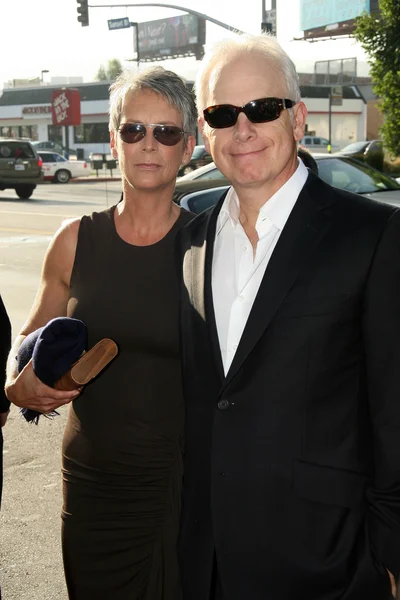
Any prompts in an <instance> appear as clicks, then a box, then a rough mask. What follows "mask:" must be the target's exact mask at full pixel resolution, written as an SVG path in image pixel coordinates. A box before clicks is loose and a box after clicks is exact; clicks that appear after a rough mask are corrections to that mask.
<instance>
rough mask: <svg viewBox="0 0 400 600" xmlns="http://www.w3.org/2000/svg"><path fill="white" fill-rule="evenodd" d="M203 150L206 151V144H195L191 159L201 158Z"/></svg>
mask: <svg viewBox="0 0 400 600" xmlns="http://www.w3.org/2000/svg"><path fill="white" fill-rule="evenodd" d="M203 152H204V146H195V147H194V150H193V154H192V158H191V160H193V159H196V158H200V157H201V155H202V154H203Z"/></svg>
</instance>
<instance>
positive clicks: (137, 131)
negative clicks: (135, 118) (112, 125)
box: [118, 123, 186, 146]
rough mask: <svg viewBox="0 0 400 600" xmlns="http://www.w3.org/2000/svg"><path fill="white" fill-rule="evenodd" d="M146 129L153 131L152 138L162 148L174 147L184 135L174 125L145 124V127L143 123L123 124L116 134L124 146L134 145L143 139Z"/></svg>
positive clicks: (183, 132)
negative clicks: (162, 146) (161, 145)
mask: <svg viewBox="0 0 400 600" xmlns="http://www.w3.org/2000/svg"><path fill="white" fill-rule="evenodd" d="M147 128H150V129H152V130H153V135H154V138H155V139H156V140H157V142H160V144H163V145H164V146H175V145H176V144H178V143H179V142H180V141H181V139H182V136H183V135H185V133H186V132H185V131H183V130H182V129H180V128H179V127H176V125H161V124H159V123H147V125H144V124H143V123H123V124H122V125H121V127H120V128H119V129H118V133H119V135H120V137H121V140H122V141H123V142H125V143H126V144H136V142H140V140H142V139H143V138H144V137H145V135H146V133H147Z"/></svg>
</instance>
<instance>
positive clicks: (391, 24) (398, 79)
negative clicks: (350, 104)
mask: <svg viewBox="0 0 400 600" xmlns="http://www.w3.org/2000/svg"><path fill="white" fill-rule="evenodd" d="M379 10H380V12H379V14H378V15H377V14H366V13H364V14H363V15H361V16H360V17H358V18H357V20H356V23H357V26H356V31H355V34H354V35H355V38H356V40H357V41H358V42H360V44H361V46H362V47H363V49H364V50H365V52H366V54H367V55H368V57H369V60H368V62H369V64H370V66H371V69H370V71H371V77H372V80H373V82H374V92H375V93H376V94H377V95H378V96H379V98H380V104H379V109H380V111H381V112H382V114H383V117H384V125H383V126H382V128H381V134H382V138H383V141H384V145H385V147H386V148H387V150H388V151H389V152H390V153H391V154H393V155H395V156H397V155H400V102H399V98H400V1H399V0H380V2H379Z"/></svg>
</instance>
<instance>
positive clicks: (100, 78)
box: [95, 65, 107, 81]
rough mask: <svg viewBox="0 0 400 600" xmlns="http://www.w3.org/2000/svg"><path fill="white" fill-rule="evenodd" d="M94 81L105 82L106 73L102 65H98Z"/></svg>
mask: <svg viewBox="0 0 400 600" xmlns="http://www.w3.org/2000/svg"><path fill="white" fill-rule="evenodd" d="M95 79H96V81H107V73H106V70H105V68H104V65H100V67H99V70H98V71H97V73H96V77H95Z"/></svg>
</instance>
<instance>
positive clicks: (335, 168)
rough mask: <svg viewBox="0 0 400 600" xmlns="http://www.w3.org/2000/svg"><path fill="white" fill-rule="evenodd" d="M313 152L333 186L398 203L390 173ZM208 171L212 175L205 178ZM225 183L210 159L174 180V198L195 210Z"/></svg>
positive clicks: (221, 190)
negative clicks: (188, 173)
mask: <svg viewBox="0 0 400 600" xmlns="http://www.w3.org/2000/svg"><path fill="white" fill-rule="evenodd" d="M313 156H314V159H315V161H316V163H317V165H318V173H319V177H320V178H321V179H323V180H324V181H326V182H327V183H329V184H330V185H332V186H333V187H336V188H338V189H341V190H347V191H350V192H355V193H357V194H361V195H362V196H366V197H369V198H373V199H374V200H378V201H380V202H386V203H388V204H393V205H394V206H400V184H399V183H397V182H396V181H395V180H394V179H392V178H391V177H388V176H387V175H385V174H384V173H381V172H380V171H378V170H377V169H374V168H373V167H370V166H369V165H367V164H366V163H362V162H360V161H358V160H355V159H353V158H351V157H346V156H338V155H333V154H314V155H313ZM207 174H212V175H213V176H214V178H211V179H207V178H206V177H205V176H206V175H207ZM218 175H219V176H218ZM228 187H229V181H228V180H227V179H226V178H225V177H223V175H222V173H221V172H220V171H219V170H218V169H217V167H216V166H215V165H214V163H212V164H210V165H207V167H202V168H201V169H197V171H194V172H193V173H191V174H190V175H187V176H185V177H182V178H181V179H180V180H179V181H177V183H176V186H175V192H174V201H175V202H177V204H180V205H181V206H183V207H184V208H186V209H188V210H190V211H191V212H194V213H196V214H197V213H199V212H202V211H203V210H205V209H206V208H209V207H210V206H213V204H215V203H216V202H217V201H218V199H219V198H220V197H221V196H222V194H223V193H224V191H226V190H227V189H228Z"/></svg>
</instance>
